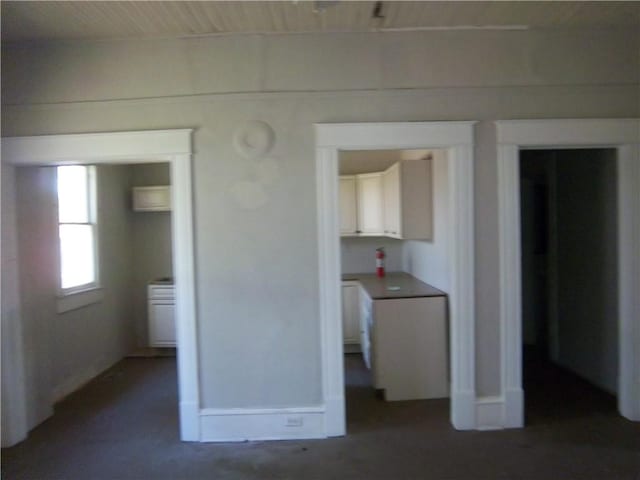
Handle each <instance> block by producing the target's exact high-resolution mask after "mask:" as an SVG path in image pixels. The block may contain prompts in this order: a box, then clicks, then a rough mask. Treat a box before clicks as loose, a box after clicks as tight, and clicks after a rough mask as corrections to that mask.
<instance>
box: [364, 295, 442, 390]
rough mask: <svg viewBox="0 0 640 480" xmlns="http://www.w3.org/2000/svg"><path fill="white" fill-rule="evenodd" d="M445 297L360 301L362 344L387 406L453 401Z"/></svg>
mask: <svg viewBox="0 0 640 480" xmlns="http://www.w3.org/2000/svg"><path fill="white" fill-rule="evenodd" d="M446 305H447V299H446V297H444V296H442V297H415V298H395V299H381V300H372V299H371V298H370V297H369V295H368V294H367V293H366V291H365V290H364V289H362V290H361V297H360V344H361V347H362V357H363V359H364V363H365V364H366V365H367V368H369V369H370V370H371V374H372V377H373V386H374V387H375V388H376V389H379V390H384V398H385V400H387V401H395V400H418V399H429V398H444V397H448V396H449V378H448V372H449V368H448V364H449V363H448V355H447V352H448V349H447V313H446V312H447V307H446Z"/></svg>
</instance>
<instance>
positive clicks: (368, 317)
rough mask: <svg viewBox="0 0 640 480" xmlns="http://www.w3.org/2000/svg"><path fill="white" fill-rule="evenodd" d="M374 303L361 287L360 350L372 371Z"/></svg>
mask: <svg viewBox="0 0 640 480" xmlns="http://www.w3.org/2000/svg"><path fill="white" fill-rule="evenodd" d="M372 307H373V302H372V301H371V297H369V295H368V294H367V292H366V291H365V290H364V289H363V288H362V287H360V308H359V314H360V315H359V317H360V318H359V320H360V348H361V349H362V358H363V359H364V363H365V365H366V366H367V368H368V369H371V326H372V325H373V308H372Z"/></svg>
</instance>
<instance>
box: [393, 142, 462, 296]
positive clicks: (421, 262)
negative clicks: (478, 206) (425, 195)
mask: <svg viewBox="0 0 640 480" xmlns="http://www.w3.org/2000/svg"><path fill="white" fill-rule="evenodd" d="M431 171H432V175H433V177H432V185H433V190H432V191H433V238H432V239H431V240H410V241H406V242H405V243H404V245H403V249H402V264H403V268H404V270H405V271H406V272H408V273H410V274H412V275H413V276H415V277H417V278H419V279H420V280H422V281H423V282H426V283H429V284H430V285H433V286H434V287H436V288H439V289H440V290H443V291H445V292H447V291H449V238H448V231H449V224H450V222H451V221H454V219H451V218H450V214H449V173H448V172H449V169H448V164H447V154H446V151H443V150H435V151H434V153H433V160H432V164H431Z"/></svg>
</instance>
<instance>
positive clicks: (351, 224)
mask: <svg viewBox="0 0 640 480" xmlns="http://www.w3.org/2000/svg"><path fill="white" fill-rule="evenodd" d="M357 230H358V221H357V208H356V177H355V175H345V176H341V177H340V235H355V234H356V231H357Z"/></svg>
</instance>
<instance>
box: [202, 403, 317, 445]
mask: <svg viewBox="0 0 640 480" xmlns="http://www.w3.org/2000/svg"><path fill="white" fill-rule="evenodd" d="M200 424H201V431H202V434H201V439H202V441H203V442H244V441H246V440H296V439H308V438H324V437H326V436H327V435H326V432H325V408H324V407H322V406H318V407H299V408H265V409H257V408H247V409H243V408H228V409H212V408H208V409H203V410H201V411H200Z"/></svg>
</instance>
